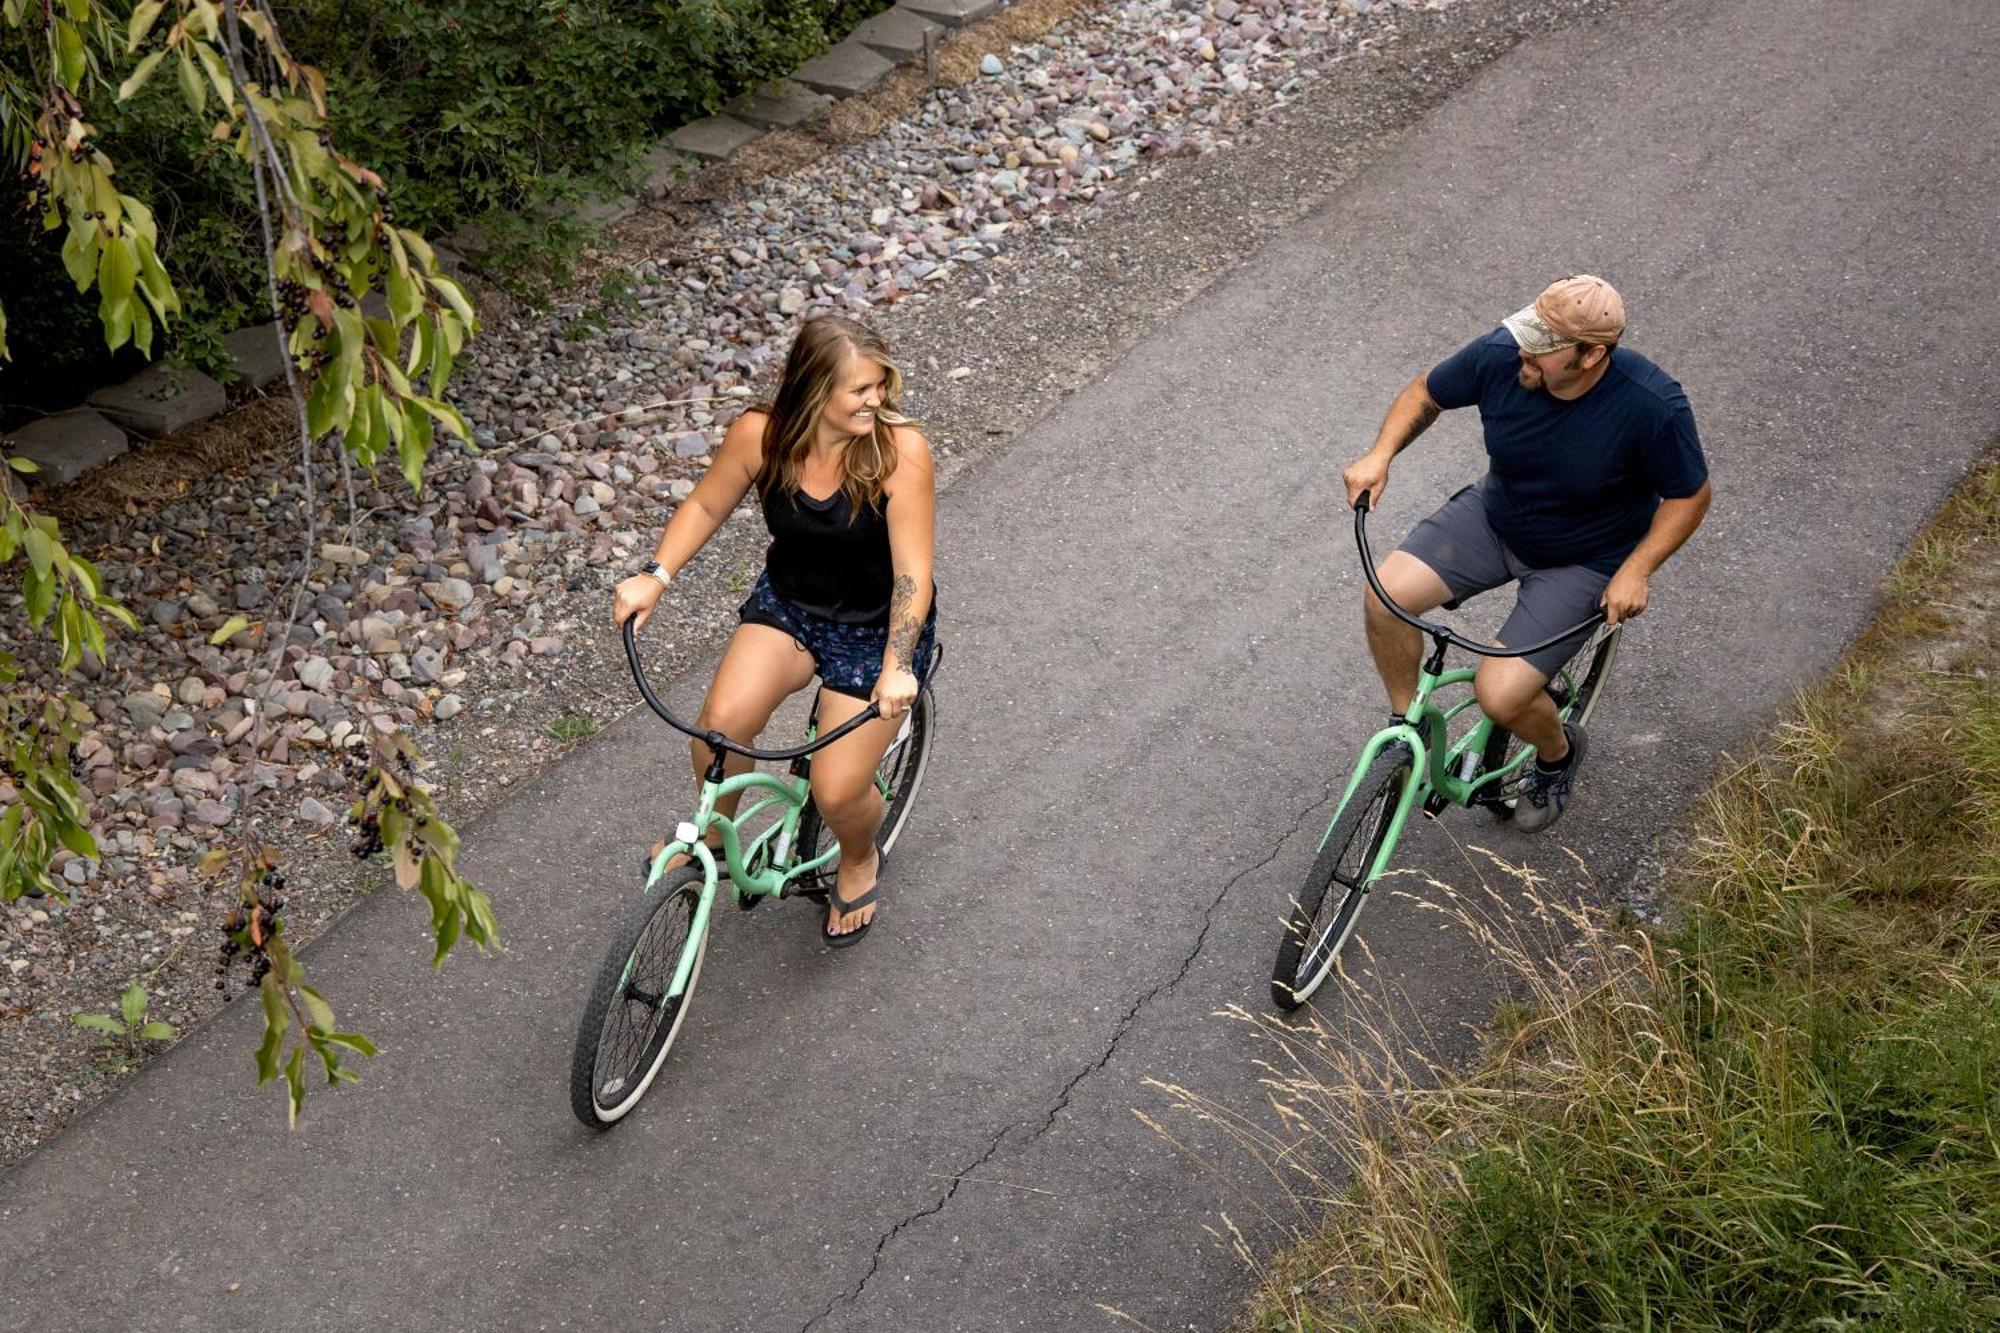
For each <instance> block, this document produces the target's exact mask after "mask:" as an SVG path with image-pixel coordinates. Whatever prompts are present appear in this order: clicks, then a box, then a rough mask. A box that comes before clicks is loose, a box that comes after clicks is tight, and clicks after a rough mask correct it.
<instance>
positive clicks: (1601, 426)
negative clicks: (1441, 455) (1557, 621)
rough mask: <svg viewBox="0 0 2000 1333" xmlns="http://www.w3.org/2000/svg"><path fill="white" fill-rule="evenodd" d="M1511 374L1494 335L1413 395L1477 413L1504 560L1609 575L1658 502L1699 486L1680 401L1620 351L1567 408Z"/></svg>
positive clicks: (1514, 352)
mask: <svg viewBox="0 0 2000 1333" xmlns="http://www.w3.org/2000/svg"><path fill="white" fill-rule="evenodd" d="M1520 370H1521V349H1520V347H1519V345H1518V344H1516V343H1515V341H1514V335H1513V334H1511V333H1509V332H1507V330H1506V328H1505V327H1501V328H1497V329H1495V330H1494V331H1493V332H1492V333H1489V334H1487V335H1486V336H1484V337H1481V338H1475V339H1473V340H1472V341H1471V342H1469V343H1467V344H1466V345H1465V346H1464V347H1462V348H1460V349H1459V350H1458V351H1457V352H1455V353H1453V354H1452V355H1451V356H1450V357H1448V358H1446V359H1445V360H1443V361H1441V362H1439V363H1438V365H1437V367H1436V369H1434V370H1432V371H1431V373H1430V375H1429V376H1428V377H1427V378H1426V379H1425V381H1424V384H1425V387H1426V388H1428V389H1429V391H1430V395H1431V398H1432V399H1433V400H1434V401H1436V403H1437V405H1438V406H1439V407H1470V406H1471V405H1472V404H1474V403H1477V404H1478V405H1479V420H1480V423H1481V424H1482V425H1483V426H1484V427H1485V431H1486V455H1487V458H1488V460H1489V466H1490V470H1489V471H1488V473H1487V474H1486V479H1485V480H1484V481H1483V482H1482V483H1481V493H1482V495H1483V496H1484V497H1485V500H1486V518H1487V521H1488V522H1490V523H1491V524H1492V525H1493V531H1494V532H1496V533H1498V534H1499V536H1500V540H1501V541H1503V542H1505V543H1506V544H1507V546H1508V549H1510V550H1512V551H1513V552H1514V554H1515V555H1517V556H1519V557H1520V558H1521V560H1522V561H1524V562H1525V563H1526V564H1528V565H1530V566H1532V567H1533V568H1536V569H1552V568H1555V567H1557V566H1561V565H1588V566H1589V567H1591V568H1592V569H1595V570H1597V571H1599V572H1600V573H1605V574H1609V573H1613V572H1615V571H1616V570H1617V568H1618V566H1619V565H1620V564H1622V563H1623V562H1624V560H1625V557H1626V556H1628V555H1630V554H1631V553H1632V548H1633V547H1635V546H1637V545H1638V544H1639V542H1640V541H1641V540H1642V539H1643V538H1644V537H1645V535H1646V529H1647V528H1648V527H1650V526H1651V525H1652V522H1653V511H1654V510H1655V509H1658V508H1659V505H1660V501H1661V500H1662V499H1667V500H1678V499H1683V498H1685V497H1687V496H1690V495H1693V494H1694V493H1695V492H1696V491H1698V490H1700V489H1701V484H1702V483H1703V482H1704V481H1706V480H1708V460H1707V459H1706V458H1704V457H1703V456H1702V452H1701V440H1700V438H1699V437H1698V436H1696V434H1695V429H1694V412H1693V410H1692V409H1690V408H1689V407H1688V401H1687V395H1686V394H1685V393H1683V392H1682V391H1681V386H1680V385H1678V384H1676V383H1675V382H1674V381H1673V378H1672V377H1671V376H1669V375H1668V374H1667V373H1666V372H1665V371H1663V370H1661V369H1660V368H1659V367H1658V366H1656V365H1654V364H1653V363H1652V362H1651V361H1648V360H1647V359H1646V358H1645V357H1643V356H1640V355H1639V354H1638V353H1637V352H1628V351H1626V350H1625V349H1624V348H1622V347H1619V348H1615V349H1614V350H1613V351H1612V353H1611V366H1610V369H1608V370H1606V371H1605V372H1604V378H1602V379H1600V380H1599V381H1598V382H1597V383H1596V384H1594V385H1592V386H1591V388H1590V390H1589V392H1587V393H1585V394H1584V395H1583V397H1581V398H1577V399H1573V400H1572V401H1570V402H1564V401H1563V400H1562V399H1560V398H1556V397H1553V396H1551V395H1550V394H1548V393H1547V392H1545V391H1543V390H1540V389H1534V390H1529V389H1524V388H1522V387H1521V382H1520V378H1519V376H1520Z"/></svg>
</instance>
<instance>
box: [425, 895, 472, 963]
mask: <svg viewBox="0 0 2000 1333" xmlns="http://www.w3.org/2000/svg"><path fill="white" fill-rule="evenodd" d="M464 928H465V913H464V912H462V911H460V910H459V907H458V904H457V903H453V904H452V905H451V909H450V910H449V911H448V912H446V913H445V918H444V921H443V923H442V924H440V925H439V926H438V932H437V952H436V953H435V954H433V955H431V966H432V967H443V966H444V958H445V955H446V954H448V953H450V952H451V946H452V945H454V944H457V943H458V936H459V932H460V931H462V930H463V929H464Z"/></svg>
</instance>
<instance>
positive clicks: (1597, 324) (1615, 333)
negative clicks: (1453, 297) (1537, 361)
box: [1500, 273, 1625, 356]
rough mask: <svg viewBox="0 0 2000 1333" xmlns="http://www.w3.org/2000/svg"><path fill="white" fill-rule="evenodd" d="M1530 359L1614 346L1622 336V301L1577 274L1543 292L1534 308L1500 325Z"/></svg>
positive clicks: (1610, 288)
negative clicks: (1586, 346) (1587, 347)
mask: <svg viewBox="0 0 2000 1333" xmlns="http://www.w3.org/2000/svg"><path fill="white" fill-rule="evenodd" d="M1500 322H1501V323H1502V324H1504V325H1505V326H1506V328H1507V332H1509V333H1511V334H1513V335H1514V341H1515V342H1517V343H1519V344H1520V345H1521V350H1522V351H1524V352H1527V353H1528V354H1529V355H1531V356H1541V355H1543V354H1545V353H1548V352H1559V351H1561V350H1562V349H1563V348H1565V347H1574V346H1575V345H1576V344H1578V343H1614V342H1617V341H1618V338H1619V335H1620V334H1622V333H1624V332H1625V300H1624V298H1623V297H1621V296H1619V295H1618V289H1617V288H1615V287H1613V286H1612V285H1611V284H1610V283H1608V282H1606V281H1605V280H1604V279H1602V278H1600V277H1597V276H1596V275H1595V274H1590V273H1579V274H1577V275H1576V276H1575V277H1573V278H1561V279H1558V280H1557V281H1555V282H1552V283H1550V284H1549V285H1548V286H1546V287H1544V288H1542V294H1541V295H1540V296H1537V297H1536V298H1535V300H1534V304H1532V305H1528V306H1524V307H1522V308H1521V309H1519V310H1517V311H1515V312H1514V313H1513V314H1511V315H1509V316H1507V318H1505V319H1503V320H1501V321H1500Z"/></svg>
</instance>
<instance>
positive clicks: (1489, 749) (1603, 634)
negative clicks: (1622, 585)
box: [1480, 625, 1625, 820]
mask: <svg viewBox="0 0 2000 1333" xmlns="http://www.w3.org/2000/svg"><path fill="white" fill-rule="evenodd" d="M1624 640H1625V627H1624V626H1623V625H1608V626H1604V627H1602V628H1600V629H1599V630H1598V631H1597V633H1596V635H1595V636H1593V637H1592V638H1591V640H1590V642H1589V643H1588V644H1587V645H1585V646H1584V647H1583V648H1582V649H1581V650H1580V651H1578V653H1577V654H1576V656H1575V657H1572V658H1571V659H1570V660H1569V661H1568V662H1567V663H1565V664H1564V665H1563V668H1562V669H1561V670H1560V671H1558V672H1556V674H1555V676H1554V677H1553V678H1552V679H1551V680H1550V681H1549V684H1548V690H1549V693H1550V694H1551V695H1552V696H1554V698H1555V701H1556V711H1557V712H1559V713H1561V714H1562V717H1563V720H1564V721H1565V722H1575V723H1577V724H1578V725H1579V726H1586V727H1587V726H1589V725H1590V719H1591V718H1592V717H1594V716H1595V715H1596V713H1597V705H1598V704H1599V703H1600V702H1602V701H1603V697H1604V682H1605V681H1606V680H1607V679H1608V678H1609V677H1610V675H1611V667H1612V664H1613V663H1615V662H1616V661H1617V660H1618V647H1619V645H1620V644H1621V643H1623V642H1624ZM1527 748H1528V747H1527V745H1526V744H1525V743H1523V742H1522V741H1521V739H1520V738H1519V737H1517V736H1515V735H1514V733H1513V732H1511V731H1509V730H1507V729H1506V728H1505V727H1502V726H1498V725H1496V726H1495V727H1494V728H1493V734H1492V735H1490V736H1488V737H1487V738H1486V749H1485V751H1484V752H1483V753H1482V754H1481V755H1480V772H1482V773H1492V772H1495V771H1497V770H1499V769H1501V768H1504V767H1506V766H1507V765H1508V764H1510V763H1513V762H1514V760H1515V758H1516V757H1517V756H1518V755H1520V754H1521V752H1522V751H1523V750H1525V749H1527ZM1512 787H1513V782H1512V781H1509V782H1507V783H1506V784H1504V785H1503V786H1502V787H1501V789H1500V790H1498V791H1496V792H1495V793H1494V794H1493V795H1492V796H1490V797H1487V798H1486V799H1485V800H1484V801H1482V802H1481V804H1483V805H1485V807H1486V808H1487V809H1488V810H1491V811H1492V812H1493V815H1494V817H1495V818H1497V819H1503V820H1504V819H1512V818H1513V817H1514V794H1513V791H1512Z"/></svg>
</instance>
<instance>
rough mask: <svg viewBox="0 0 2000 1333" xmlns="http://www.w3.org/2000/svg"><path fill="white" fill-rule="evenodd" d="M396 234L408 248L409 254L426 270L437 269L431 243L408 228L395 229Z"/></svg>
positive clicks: (435, 256)
mask: <svg viewBox="0 0 2000 1333" xmlns="http://www.w3.org/2000/svg"><path fill="white" fill-rule="evenodd" d="M396 234H397V235H398V236H400V237H402V238H403V244H404V245H407V246H409V247H410V253H411V254H413V255H415V256H416V257H417V259H418V260H419V261H420V262H421V263H422V264H423V266H424V267H425V268H427V269H431V268H436V267H437V255H436V254H435V253H433V252H432V250H431V243H430V242H429V241H427V240H425V239H424V238H423V237H422V236H420V235H418V234H417V233H416V232H413V231H411V230H410V229H409V228H408V227H398V228H396Z"/></svg>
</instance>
